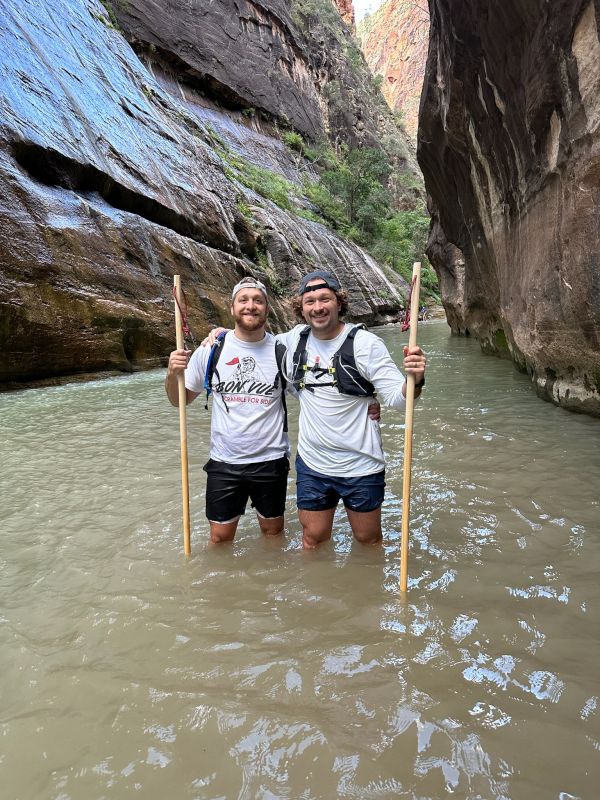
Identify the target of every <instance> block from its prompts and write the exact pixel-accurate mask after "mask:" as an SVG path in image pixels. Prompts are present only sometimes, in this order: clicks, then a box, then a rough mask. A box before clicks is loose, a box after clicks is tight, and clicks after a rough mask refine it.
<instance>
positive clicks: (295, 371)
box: [292, 325, 310, 392]
mask: <svg viewBox="0 0 600 800" xmlns="http://www.w3.org/2000/svg"><path fill="white" fill-rule="evenodd" d="M309 333H310V325H305V326H304V328H302V330H301V331H300V338H299V339H298V345H297V347H296V351H295V353H294V357H293V359H292V386H293V387H294V389H296V391H298V392H299V391H300V389H304V373H305V371H306V361H307V358H308V353H307V351H306V342H307V341H308V334H309Z"/></svg>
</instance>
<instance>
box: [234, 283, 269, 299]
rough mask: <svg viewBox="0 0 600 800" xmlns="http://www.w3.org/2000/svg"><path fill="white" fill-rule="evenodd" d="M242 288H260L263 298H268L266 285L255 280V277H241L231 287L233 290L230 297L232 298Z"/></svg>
mask: <svg viewBox="0 0 600 800" xmlns="http://www.w3.org/2000/svg"><path fill="white" fill-rule="evenodd" d="M242 289H260V291H261V292H262V293H263V294H264V296H265V298H266V299H268V297H267V287H266V286H265V285H264V283H261V282H260V281H257V280H256V278H242V280H241V281H240V282H239V283H236V285H235V286H234V287H233V292H232V293H231V299H232V300H234V299H235V296H236V294H237V293H238V292H239V291H241V290H242Z"/></svg>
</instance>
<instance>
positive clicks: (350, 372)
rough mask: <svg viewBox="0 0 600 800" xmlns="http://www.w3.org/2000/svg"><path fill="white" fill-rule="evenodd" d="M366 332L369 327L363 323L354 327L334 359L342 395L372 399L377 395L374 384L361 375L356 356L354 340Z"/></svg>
mask: <svg viewBox="0 0 600 800" xmlns="http://www.w3.org/2000/svg"><path fill="white" fill-rule="evenodd" d="M366 330H367V326H366V325H363V324H362V323H360V324H358V325H353V326H352V328H350V330H349V331H348V335H347V336H346V338H345V339H344V341H343V342H342V345H341V347H340V349H339V350H338V351H337V353H336V354H335V355H334V357H333V363H334V366H335V373H336V379H337V384H338V389H339V390H340V392H341V393H342V394H349V395H353V396H358V397H371V396H372V395H374V394H375V387H374V386H373V384H372V383H371V382H370V381H369V380H367V378H364V377H363V376H362V375H361V374H360V372H359V370H358V367H357V366H356V358H355V356H354V338H355V337H356V334H357V333H358V332H359V331H366Z"/></svg>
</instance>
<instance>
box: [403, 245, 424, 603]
mask: <svg viewBox="0 0 600 800" xmlns="http://www.w3.org/2000/svg"><path fill="white" fill-rule="evenodd" d="M420 290H421V263H420V262H419V261H417V262H416V263H414V264H413V277H412V289H411V295H410V333H409V336H408V346H409V347H415V346H416V344H417V323H418V321H419V293H420ZM414 405H415V376H414V375H411V374H410V373H409V374H408V375H407V376H406V417H405V427H404V474H403V478H402V542H401V546H400V591H401V592H406V590H407V588H408V526H409V522H410V477H411V467H412V434H413V410H414Z"/></svg>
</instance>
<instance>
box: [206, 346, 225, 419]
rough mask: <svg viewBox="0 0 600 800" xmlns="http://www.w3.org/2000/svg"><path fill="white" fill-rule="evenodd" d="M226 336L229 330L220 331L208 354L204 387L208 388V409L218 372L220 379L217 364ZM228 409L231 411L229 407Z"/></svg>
mask: <svg viewBox="0 0 600 800" xmlns="http://www.w3.org/2000/svg"><path fill="white" fill-rule="evenodd" d="M226 336H227V331H223V333H220V334H219V335H218V336H217V340H216V342H215V343H214V344H213V346H212V347H211V348H210V353H209V354H208V361H207V362H206V372H205V374H204V389H205V390H206V403H205V404H204V408H206V409H208V398H209V397H210V395H211V393H212V379H213V375H215V374H216V376H217V380H220V378H219V371H218V369H217V364H218V363H219V359H220V358H221V353H222V352H223V344H224V342H225V337H226ZM225 408H227V404H225ZM227 411H229V409H228V408H227Z"/></svg>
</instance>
